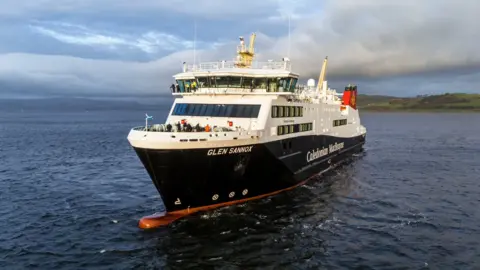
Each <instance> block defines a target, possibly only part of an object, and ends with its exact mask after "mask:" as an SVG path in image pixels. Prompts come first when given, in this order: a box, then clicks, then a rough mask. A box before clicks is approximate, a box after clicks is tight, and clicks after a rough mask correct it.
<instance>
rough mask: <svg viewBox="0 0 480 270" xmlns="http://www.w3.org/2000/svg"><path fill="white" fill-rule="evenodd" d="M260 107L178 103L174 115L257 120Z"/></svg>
mask: <svg viewBox="0 0 480 270" xmlns="http://www.w3.org/2000/svg"><path fill="white" fill-rule="evenodd" d="M259 112H260V105H251V104H187V103H177V104H175V107H174V108H173V112H172V115H183V116H210V117H212V116H213V117H234V118H257V117H258V113H259Z"/></svg>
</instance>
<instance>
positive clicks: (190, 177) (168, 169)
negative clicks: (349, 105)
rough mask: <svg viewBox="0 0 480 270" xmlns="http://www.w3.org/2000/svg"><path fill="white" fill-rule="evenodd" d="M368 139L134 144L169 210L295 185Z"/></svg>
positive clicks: (200, 205)
mask: <svg viewBox="0 0 480 270" xmlns="http://www.w3.org/2000/svg"><path fill="white" fill-rule="evenodd" d="M364 142H365V137H364V136H357V137H351V138H340V137H332V136H313V135H312V136H299V137H294V138H290V139H287V140H277V141H273V142H268V143H264V144H253V145H245V146H236V147H222V148H211V149H172V150H157V149H146V148H136V147H134V149H135V151H136V153H137V155H138V156H139V158H140V160H141V161H142V163H143V165H144V166H145V168H146V169H147V171H148V173H149V175H150V177H151V179H152V181H153V183H154V185H155V187H156V188H157V190H158V191H159V193H160V195H161V196H162V199H163V202H164V205H165V207H166V210H167V212H176V211H180V210H186V209H198V208H202V207H207V206H212V205H221V204H226V203H232V202H235V201H240V200H241V201H244V200H248V199H253V198H256V197H259V196H262V195H265V194H272V193H275V192H277V191H281V190H285V189H288V188H291V187H294V186H296V185H298V184H301V183H302V182H303V181H305V180H306V179H308V178H309V177H311V176H313V175H315V174H317V173H319V172H320V171H323V170H325V169H327V168H328V167H329V166H330V165H331V164H334V163H336V162H338V161H340V160H342V159H344V158H346V157H347V156H349V155H351V154H352V153H354V152H357V151H359V150H361V148H362V145H363V144H364ZM325 149H327V150H325Z"/></svg>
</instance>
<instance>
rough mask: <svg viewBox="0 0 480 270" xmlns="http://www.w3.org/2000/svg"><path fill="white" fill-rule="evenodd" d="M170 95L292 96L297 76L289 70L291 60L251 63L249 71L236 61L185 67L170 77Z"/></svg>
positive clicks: (185, 65) (295, 87)
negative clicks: (172, 81)
mask: <svg viewBox="0 0 480 270" xmlns="http://www.w3.org/2000/svg"><path fill="white" fill-rule="evenodd" d="M173 77H174V78H175V80H176V84H175V85H174V86H172V87H171V90H172V94H173V95H182V96H183V95H202V94H204V95H205V94H206V95H211V94H224V95H228V94H241V95H245V94H254V95H255V94H262V95H265V94H267V95H268V94H270V95H271V94H274V95H282V94H283V95H291V94H292V93H294V92H295V91H296V89H297V81H298V77H299V75H298V74H296V73H294V72H292V71H291V63H290V60H288V59H287V58H284V59H283V61H267V62H252V63H251V66H250V67H248V68H242V67H239V66H238V62H236V61H230V62H228V61H221V62H209V63H200V64H198V65H187V64H184V67H183V72H181V73H178V74H176V75H174V76H173Z"/></svg>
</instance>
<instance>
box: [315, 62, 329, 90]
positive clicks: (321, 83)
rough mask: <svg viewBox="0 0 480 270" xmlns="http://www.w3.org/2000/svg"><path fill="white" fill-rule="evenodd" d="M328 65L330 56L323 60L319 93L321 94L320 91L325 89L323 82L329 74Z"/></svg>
mask: <svg viewBox="0 0 480 270" xmlns="http://www.w3.org/2000/svg"><path fill="white" fill-rule="evenodd" d="M327 63H328V56H326V57H325V59H324V60H323V65H322V70H321V71H320V76H319V77H318V84H317V91H319V92H320V89H321V88H323V82H324V81H325V74H326V73H327Z"/></svg>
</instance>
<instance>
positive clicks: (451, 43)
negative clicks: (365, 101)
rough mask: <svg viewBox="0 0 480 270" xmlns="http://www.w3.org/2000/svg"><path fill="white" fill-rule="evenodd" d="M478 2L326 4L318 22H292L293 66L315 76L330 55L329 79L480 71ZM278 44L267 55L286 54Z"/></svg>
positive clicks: (335, 0)
mask: <svg viewBox="0 0 480 270" xmlns="http://www.w3.org/2000/svg"><path fill="white" fill-rule="evenodd" d="M476 10H480V2H478V1H463V2H456V1H445V0H443V1H442V0H440V1H438V0H435V1H430V0H425V1H416V2H414V1H403V2H399V1H397V2H393V1H373V0H366V1H361V0H360V1H359V0H355V1H352V0H331V1H327V3H326V5H325V7H324V10H323V11H322V12H319V14H318V16H313V17H309V18H308V19H306V20H303V21H298V22H296V25H295V29H294V30H293V32H292V35H291V39H292V44H291V46H292V55H291V58H292V60H293V61H296V62H297V63H298V64H297V65H296V67H297V68H299V71H300V72H301V73H303V74H310V75H313V74H315V73H316V71H315V70H313V67H316V69H317V70H318V69H319V68H320V66H321V61H322V59H323V58H324V57H325V56H326V55H328V56H329V57H330V59H331V61H330V62H329V63H330V65H329V67H330V68H329V71H330V73H329V74H330V75H332V76H334V77H335V76H366V77H378V76H387V75H405V74H411V73H419V72H420V73H421V72H429V71H441V70H445V69H456V68H462V67H469V68H471V69H472V70H474V69H477V68H479V67H480V55H479V54H478V53H477V48H476V47H477V46H476V44H478V43H479V42H480V24H479V23H478V22H477V21H478V19H477V15H476V12H475V11H476ZM287 46H288V38H286V37H282V38H280V39H279V40H278V41H277V43H276V46H275V47H274V48H273V49H272V50H271V51H270V52H269V53H270V55H277V56H280V55H279V54H278V53H276V52H285V51H286V47H287Z"/></svg>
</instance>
